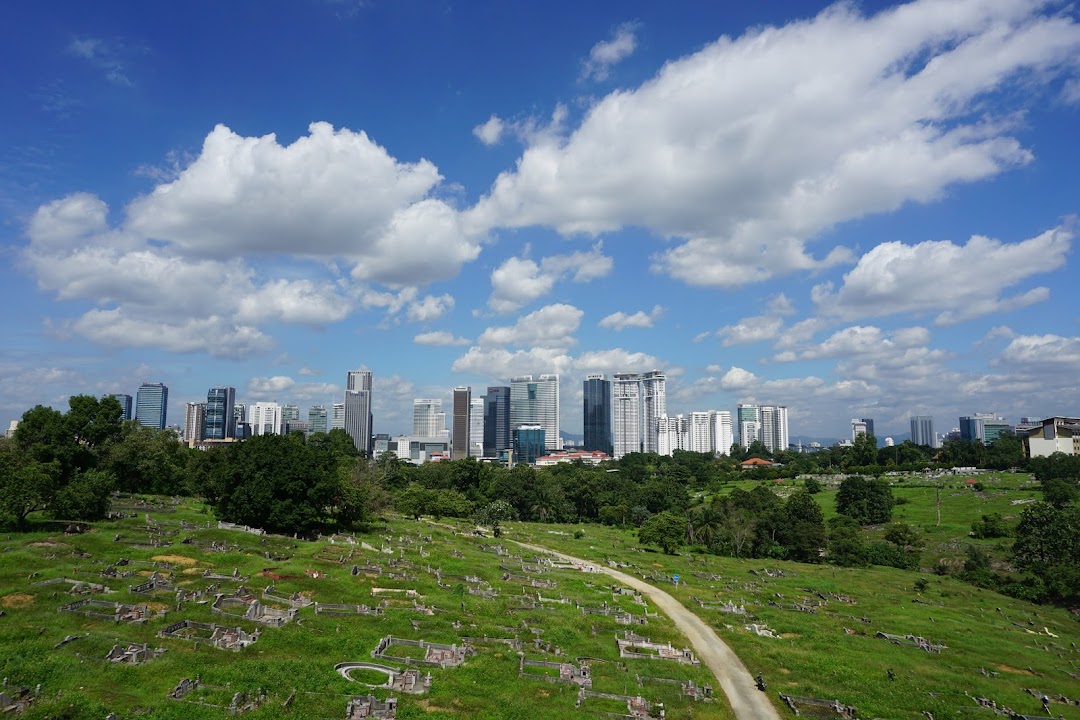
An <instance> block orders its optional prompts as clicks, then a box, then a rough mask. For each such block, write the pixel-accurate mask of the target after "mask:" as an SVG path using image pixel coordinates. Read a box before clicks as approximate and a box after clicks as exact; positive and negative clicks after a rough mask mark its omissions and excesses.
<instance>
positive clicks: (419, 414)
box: [412, 398, 447, 437]
mask: <svg viewBox="0 0 1080 720" xmlns="http://www.w3.org/2000/svg"><path fill="white" fill-rule="evenodd" d="M412 403H413V404H412V434H413V435H414V436H418V437H439V436H440V435H446V434H447V431H446V413H444V412H443V408H442V400H439V399H437V398H416V399H415V400H413V401H412Z"/></svg>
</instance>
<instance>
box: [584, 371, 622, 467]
mask: <svg viewBox="0 0 1080 720" xmlns="http://www.w3.org/2000/svg"><path fill="white" fill-rule="evenodd" d="M583 410H584V428H585V449H586V450H599V451H601V452H605V453H607V454H608V455H612V454H613V450H614V449H613V448H612V442H611V381H610V380H607V379H606V378H605V377H604V376H603V375H588V376H586V378H585V386H584V402H583Z"/></svg>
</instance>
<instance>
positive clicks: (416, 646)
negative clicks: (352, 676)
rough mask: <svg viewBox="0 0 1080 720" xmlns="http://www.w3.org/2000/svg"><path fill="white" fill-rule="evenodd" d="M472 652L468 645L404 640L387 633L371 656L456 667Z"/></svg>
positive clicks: (408, 663) (442, 666) (411, 662)
mask: <svg viewBox="0 0 1080 720" xmlns="http://www.w3.org/2000/svg"><path fill="white" fill-rule="evenodd" d="M472 654H474V651H473V649H472V648H471V647H469V646H468V645H464V644H463V645H443V644H441V643H429V642H426V641H424V640H404V639H402V638H396V637H394V636H392V635H387V636H386V637H384V638H383V639H382V640H380V641H379V644H378V645H377V646H376V647H375V649H374V650H372V651H371V657H373V658H380V659H383V660H396V661H397V662H403V663H405V664H406V665H411V664H419V665H437V666H439V667H441V668H443V669H445V668H448V667H457V666H458V665H461V664H462V663H463V662H465V659H466V658H467V657H468V656H469V655H472Z"/></svg>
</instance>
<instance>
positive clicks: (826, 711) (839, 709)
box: [778, 693, 858, 720]
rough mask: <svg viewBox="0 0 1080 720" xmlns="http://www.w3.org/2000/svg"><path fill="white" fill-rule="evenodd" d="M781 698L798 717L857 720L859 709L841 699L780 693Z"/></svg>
mask: <svg viewBox="0 0 1080 720" xmlns="http://www.w3.org/2000/svg"><path fill="white" fill-rule="evenodd" d="M778 695H780V699H781V700H783V701H784V702H785V703H786V704H787V706H788V707H789V708H790V709H791V711H792V712H793V713H795V716H796V717H802V716H803V715H806V716H808V717H816V718H843V720H856V718H857V717H858V715H857V711H856V709H855V708H854V707H852V706H851V705H844V704H842V703H841V702H840V701H839V700H819V699H817V698H804V697H794V696H792V695H785V694H783V693H778Z"/></svg>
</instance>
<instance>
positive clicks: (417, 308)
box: [405, 294, 454, 322]
mask: <svg viewBox="0 0 1080 720" xmlns="http://www.w3.org/2000/svg"><path fill="white" fill-rule="evenodd" d="M453 307H454V298H453V297H452V296H450V295H446V294H443V295H425V296H424V297H422V298H420V299H419V300H415V301H413V302H411V303H409V309H408V311H406V313H405V315H406V316H407V317H408V318H409V319H410V320H412V321H414V322H429V321H431V320H438V319H439V318H441V317H442V316H443V315H445V314H446V313H447V312H448V311H449V310H450V309H451V308H453Z"/></svg>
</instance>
